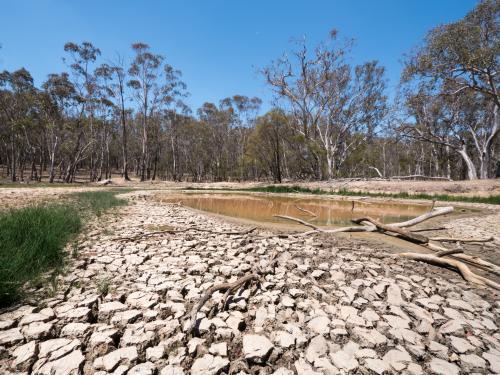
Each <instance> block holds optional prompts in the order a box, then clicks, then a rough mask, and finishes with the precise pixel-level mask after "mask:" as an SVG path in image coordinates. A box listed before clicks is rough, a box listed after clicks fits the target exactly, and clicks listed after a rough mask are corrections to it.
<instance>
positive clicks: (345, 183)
mask: <svg viewBox="0 0 500 375" xmlns="http://www.w3.org/2000/svg"><path fill="white" fill-rule="evenodd" d="M269 185H274V184H273V183H272V181H262V182H200V183H194V182H172V181H152V182H139V181H135V180H133V181H129V182H127V181H124V180H123V179H121V178H114V179H112V180H110V184H109V186H129V187H135V188H138V187H141V188H145V189H150V188H155V189H183V188H187V187H191V188H199V189H208V188H217V189H229V190H230V189H242V188H250V187H257V186H269ZM282 185H296V186H301V187H305V188H309V189H316V188H319V189H322V190H325V191H330V190H333V191H335V190H338V189H347V190H350V191H358V192H371V193H402V192H407V193H425V194H448V195H457V196H480V197H488V196H492V195H500V179H490V180H476V181H435V180H434V181H413V180H390V181H389V180H379V179H364V180H362V179H338V180H332V181H315V182H307V181H300V182H297V181H283V184H282ZM0 186H1V185H0ZM277 186H279V185H277Z"/></svg>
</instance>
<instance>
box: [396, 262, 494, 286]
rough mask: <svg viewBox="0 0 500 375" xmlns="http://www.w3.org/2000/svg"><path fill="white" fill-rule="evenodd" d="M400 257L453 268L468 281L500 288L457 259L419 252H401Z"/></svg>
mask: <svg viewBox="0 0 500 375" xmlns="http://www.w3.org/2000/svg"><path fill="white" fill-rule="evenodd" d="M397 256H398V257H402V258H405V259H411V260H416V261H420V262H424V263H428V264H431V265H434V266H439V267H446V268H452V269H454V270H455V271H457V272H459V273H460V274H461V275H462V277H463V278H464V279H465V280H467V281H468V282H471V283H475V284H479V285H487V286H490V287H492V288H494V289H497V290H500V284H497V283H496V282H494V281H492V280H489V279H487V278H485V277H482V276H479V275H477V274H475V273H474V272H472V271H471V270H470V268H469V267H468V266H467V265H466V264H465V263H462V262H460V261H458V260H456V259H450V258H447V259H444V258H442V257H437V256H435V255H433V254H419V253H399V254H397Z"/></svg>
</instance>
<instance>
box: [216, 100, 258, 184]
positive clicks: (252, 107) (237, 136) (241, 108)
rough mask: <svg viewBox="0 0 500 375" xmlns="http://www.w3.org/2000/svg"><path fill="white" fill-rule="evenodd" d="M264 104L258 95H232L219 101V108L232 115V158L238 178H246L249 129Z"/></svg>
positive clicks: (253, 124) (230, 130) (230, 129)
mask: <svg viewBox="0 0 500 375" xmlns="http://www.w3.org/2000/svg"><path fill="white" fill-rule="evenodd" d="M261 105H262V100H261V99H260V98H257V97H252V98H249V97H247V96H245V95H233V96H232V97H227V98H224V99H222V100H221V101H220V103H219V108H220V109H221V110H224V111H226V112H228V113H229V114H230V116H231V121H230V128H229V129H228V131H229V132H230V134H229V136H230V137H231V138H233V139H234V142H232V143H231V144H230V146H231V148H232V150H231V151H230V152H231V153H232V154H234V158H232V160H233V162H234V163H235V166H234V168H232V169H234V170H235V172H236V174H237V176H238V178H239V179H240V180H241V179H243V178H244V174H245V165H244V155H245V145H246V144H247V139H248V134H249V130H250V129H251V128H252V127H254V126H255V120H256V117H257V114H258V112H259V109H260V107H261Z"/></svg>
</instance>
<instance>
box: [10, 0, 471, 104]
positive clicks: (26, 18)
mask: <svg viewBox="0 0 500 375" xmlns="http://www.w3.org/2000/svg"><path fill="white" fill-rule="evenodd" d="M475 4H476V1H475V0H331V1H326V0H321V1H320V0H318V1H314V0H309V1H306V0H302V1H298V0H288V1H286V0H275V1H272V0H267V1H263V0H252V1H250V0H248V1H242V0H232V1H229V0H227V1H222V0H206V1H203V0H198V1H194V0H192V1H189V0H183V1H175V2H174V1H166V0H165V1H160V0H157V1H155V0H142V1H138V0H135V1H132V0H107V1H106V0H100V1H96V0H73V1H70V0H66V1H62V0H2V1H1V6H0V9H1V13H0V44H1V45H2V49H0V70H4V69H7V70H14V69H18V68H20V67H25V68H27V69H28V70H29V71H30V72H31V73H32V75H33V76H34V78H35V82H36V84H40V83H41V82H42V81H43V80H44V79H45V78H46V76H47V74H49V73H54V72H60V71H63V70H66V67H65V66H64V64H63V62H62V57H63V56H64V51H63V45H64V43H65V42H67V41H73V42H81V41H84V40H86V41H90V42H92V43H93V44H95V45H96V46H97V47H99V48H100V49H101V50H102V53H103V58H105V59H107V58H113V56H115V53H116V52H119V53H120V54H122V55H125V56H127V55H130V44H131V43H133V42H137V41H142V42H146V43H148V44H149V45H150V46H151V47H152V49H153V50H154V51H155V52H157V53H161V54H163V55H165V56H166V58H167V61H168V62H169V63H170V64H171V65H173V66H174V67H176V68H178V69H180V70H181V71H182V72H183V78H184V81H185V82H186V83H187V85H188V90H189V92H190V97H189V98H188V99H187V102H188V104H189V105H190V106H191V107H192V108H193V109H194V110H195V109H196V108H198V107H199V106H201V104H202V103H203V102H205V101H211V102H215V103H217V102H218V101H219V100H220V99H221V98H224V97H227V96H231V95H234V94H241V95H247V96H259V97H261V98H262V99H263V100H264V101H265V103H266V104H265V107H264V109H266V108H268V102H269V100H270V99H271V97H272V96H271V92H270V90H269V88H268V87H266V85H265V83H264V80H263V78H262V77H261V76H260V75H259V74H258V73H257V69H258V68H261V67H263V66H265V65H267V64H269V62H270V61H271V60H273V59H275V58H277V57H279V56H280V55H281V54H282V53H283V52H284V51H286V50H288V49H290V48H291V47H292V45H291V43H290V39H291V38H292V37H301V36H304V35H305V36H306V37H307V39H308V41H309V42H310V43H311V44H315V43H317V42H319V41H320V40H323V39H325V38H326V37H327V35H328V32H329V30H331V29H332V28H336V29H338V30H339V31H340V33H341V34H340V35H343V36H347V37H352V38H354V39H355V41H356V45H355V47H354V49H353V54H352V58H353V59H352V60H353V63H361V62H364V61H367V60H372V59H376V60H379V61H380V63H381V64H382V65H384V66H385V67H386V68H387V73H388V74H387V77H388V79H389V91H390V92H389V94H391V92H393V91H394V87H395V85H396V84H397V82H398V80H399V74H400V72H401V59H402V58H403V54H404V53H407V52H408V51H410V49H411V48H412V46H415V45H416V44H418V43H419V42H420V41H421V40H422V38H423V36H424V35H425V33H426V32H427V31H428V30H429V29H430V28H432V27H434V26H436V25H438V24H440V23H447V22H451V21H454V20H457V19H459V18H461V17H463V16H464V15H465V14H466V13H467V12H468V11H469V10H471V9H472V8H473V7H474V6H475Z"/></svg>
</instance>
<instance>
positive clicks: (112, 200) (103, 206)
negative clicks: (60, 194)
mask: <svg viewBox="0 0 500 375" xmlns="http://www.w3.org/2000/svg"><path fill="white" fill-rule="evenodd" d="M116 194H117V191H84V192H80V193H74V195H75V196H76V198H77V204H78V205H79V206H80V207H81V208H82V209H83V210H86V211H89V212H90V213H92V214H94V215H96V216H101V215H102V214H103V213H104V212H105V211H107V210H109V209H110V208H113V207H117V206H123V205H125V204H127V201H126V200H124V199H120V198H117V197H116Z"/></svg>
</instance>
